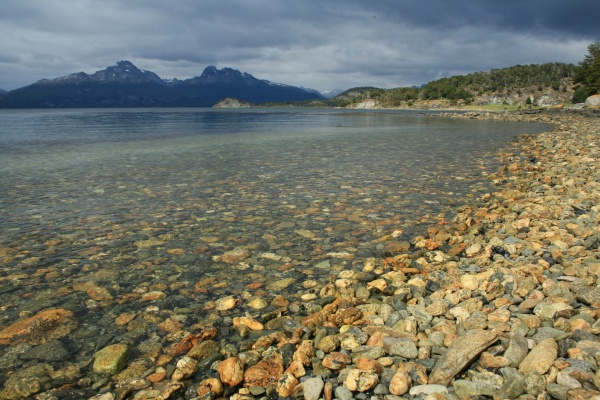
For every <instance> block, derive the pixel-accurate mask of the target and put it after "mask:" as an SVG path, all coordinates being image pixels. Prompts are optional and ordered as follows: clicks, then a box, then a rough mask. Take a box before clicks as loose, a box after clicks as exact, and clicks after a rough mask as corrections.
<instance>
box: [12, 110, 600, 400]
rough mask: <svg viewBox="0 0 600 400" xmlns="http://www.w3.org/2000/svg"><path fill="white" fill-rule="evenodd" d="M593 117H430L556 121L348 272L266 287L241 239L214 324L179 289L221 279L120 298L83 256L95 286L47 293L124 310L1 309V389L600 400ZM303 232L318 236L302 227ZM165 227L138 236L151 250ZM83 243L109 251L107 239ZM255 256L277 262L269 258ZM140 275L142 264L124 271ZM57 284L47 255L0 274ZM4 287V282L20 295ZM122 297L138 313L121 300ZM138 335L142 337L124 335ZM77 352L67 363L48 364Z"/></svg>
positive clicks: (335, 253)
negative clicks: (468, 194)
mask: <svg viewBox="0 0 600 400" xmlns="http://www.w3.org/2000/svg"><path fill="white" fill-rule="evenodd" d="M599 116H600V115H599V114H598V113H597V112H594V110H589V111H573V110H551V111H544V112H539V113H537V112H536V113H526V112H522V113H485V112H470V113H446V114H432V115H431V118H439V117H445V118H472V119H496V120H503V121H504V120H506V121H530V122H535V123H543V124H551V125H553V126H554V129H553V130H551V131H548V132H543V133H540V134H534V135H523V136H520V137H518V139H516V140H515V141H514V142H512V143H511V144H510V145H509V146H507V147H505V148H503V149H501V150H499V152H498V157H499V158H500V160H501V163H502V167H501V168H500V170H498V171H497V172H494V173H491V174H489V175H488V177H487V178H488V179H489V180H490V181H491V182H493V184H494V185H495V188H496V190H495V191H493V192H490V193H485V194H483V195H481V196H479V197H478V198H473V199H472V202H471V204H469V205H468V206H465V207H461V208H460V209H458V210H456V214H455V215H453V216H451V217H448V218H447V219H440V220H439V221H438V222H437V223H436V224H435V225H432V226H430V227H429V228H427V230H426V231H424V232H422V234H421V235H419V236H416V237H413V238H411V239H410V240H399V235H395V234H390V235H388V236H386V237H383V238H382V239H381V243H380V245H381V248H382V250H383V252H384V253H385V257H368V258H366V259H365V260H364V261H361V265H356V264H355V263H346V264H344V263H341V264H340V263H338V264H336V265H338V266H339V265H342V266H344V267H343V268H332V269H331V271H330V275H329V277H328V279H327V280H326V281H317V280H314V279H305V280H304V281H303V282H293V279H292V278H282V279H276V280H271V281H269V282H268V283H264V282H262V281H260V280H259V279H258V278H257V271H255V270H251V269H249V265H248V260H249V259H251V258H252V257H256V255H255V254H253V248H251V247H248V246H243V243H240V246H239V247H238V248H236V249H232V250H228V251H224V252H223V253H222V254H220V255H218V256H215V258H214V261H216V262H222V263H225V264H227V265H231V266H232V268H231V270H232V271H233V274H238V275H239V276H240V279H242V276H244V275H249V278H250V279H251V280H252V279H254V278H256V279H254V280H255V281H256V282H252V281H250V282H249V283H248V284H247V285H246V286H245V287H246V290H245V292H244V293H242V294H241V295H239V296H237V295H227V296H223V297H217V298H214V299H211V301H204V302H202V303H200V304H199V305H198V307H201V310H202V311H203V312H206V313H207V317H206V318H204V319H203V320H202V321H200V322H198V323H194V324H189V323H187V322H188V321H189V320H191V318H190V316H191V315H193V314H194V313H196V312H198V311H199V310H198V309H194V308H192V307H190V306H189V303H184V302H183V300H181V299H180V298H183V297H188V298H194V296H202V295H203V294H204V293H206V292H207V291H209V290H210V289H211V288H219V285H221V282H219V280H218V279H216V278H214V277H212V278H211V277H206V278H204V279H201V280H197V281H194V282H183V281H182V280H180V279H177V278H172V277H168V276H165V277H161V279H162V281H160V282H156V283H153V284H152V285H149V286H148V285H147V286H143V287H137V288H135V289H133V290H132V291H131V292H130V293H128V294H127V295H120V296H114V292H113V289H112V286H111V285H112V284H113V283H114V281H115V280H118V279H119V274H118V272H117V268H115V269H110V268H109V269H106V270H104V271H100V270H96V269H94V268H93V267H92V266H91V265H88V267H87V268H88V270H86V271H83V272H85V273H87V274H89V277H90V279H88V280H80V281H76V282H72V283H70V284H69V285H66V286H64V287H60V286H57V287H58V288H59V289H57V291H58V292H57V295H58V296H60V295H61V294H62V295H67V294H72V293H80V294H81V296H82V298H85V302H86V303H85V304H86V306H87V311H88V312H90V313H92V314H93V313H94V312H95V310H98V309H100V308H101V307H102V306H103V305H105V304H115V303H116V304H118V305H123V307H121V308H119V307H115V308H113V312H111V313H107V314H106V315H103V316H102V317H101V318H100V319H99V325H100V326H102V325H104V327H105V328H106V330H102V329H98V328H96V327H92V326H88V325H87V324H85V323H81V322H80V321H79V320H78V316H77V315H76V314H74V313H73V312H72V311H70V310H69V309H67V308H66V307H53V306H52V304H51V302H50V304H47V303H45V302H44V301H45V300H44V299H40V300H39V304H42V305H43V306H44V307H41V308H40V307H38V308H32V309H31V310H26V311H22V312H21V314H20V315H19V318H18V319H10V320H8V319H3V320H2V322H0V352H1V354H0V370H2V373H3V380H4V381H3V389H2V391H1V392H0V398H2V399H7V400H8V399H26V398H34V399H37V400H54V399H79V398H81V399H94V400H114V399H128V398H130V399H140V400H141V399H160V400H166V399H172V400H175V399H196V398H200V399H215V398H232V399H254V398H256V399H263V398H264V399H267V398H278V397H279V398H286V397H290V398H305V399H309V400H317V399H320V398H324V399H326V400H330V399H333V398H337V399H340V400H349V399H352V398H357V399H361V400H366V399H390V400H392V399H401V398H406V399H426V400H440V399H464V398H494V399H524V400H525V399H557V400H565V399H567V400H570V399H591V398H600V370H599V368H598V365H599V363H600V336H599V334H600V322H599V319H600V310H599V308H600V288H599V287H598V281H599V280H600V251H599V250H598V248H599V246H600V225H599V223H600V214H599V211H600V210H599V208H600V206H599V204H600V172H599V171H598V166H599V159H600V148H599V143H598V138H599V134H600V119H599V118H598V117H599ZM516 133H517V132H515V134H516ZM148 195H151V194H148ZM88 222H89V224H95V223H98V221H95V220H94V219H93V217H90V220H89V221H88ZM107 231H108V228H107ZM296 233H297V234H298V235H300V236H301V237H303V238H304V239H306V240H309V241H310V240H316V239H318V238H315V237H314V233H312V232H311V231H309V230H302V229H298V230H297V232H296ZM107 235H110V232H109V233H107ZM167 236H168V234H163V235H162V236H157V237H155V238H151V239H141V238H140V239H139V240H137V241H136V242H135V244H136V246H137V248H138V249H139V250H140V251H142V252H143V251H148V249H152V248H153V247H155V246H160V245H163V244H164V243H165V242H167V241H168V237H167ZM269 239H270V238H268V237H267V238H265V240H269ZM51 240H52V239H48V241H47V242H46V243H45V244H46V246H47V247H48V249H49V250H48V251H51V249H52V246H53V243H52V242H51ZM204 240H205V242H206V243H211V241H213V242H214V241H215V240H216V239H215V240H213V238H212V237H210V236H207V237H205V238H204ZM54 245H59V243H54ZM207 246H208V245H207ZM84 251H86V252H87V253H86V254H85V256H86V257H90V258H93V257H95V259H96V260H99V261H98V262H101V261H102V257H103V253H102V247H101V244H99V243H97V244H96V246H94V245H90V246H89V247H88V248H87V249H86V250H84ZM166 251H167V252H168V254H170V255H178V254H182V253H185V252H186V249H182V248H170V249H168V250H166ZM201 252H202V249H199V250H198V253H201ZM0 256H1V257H2V258H3V260H4V261H3V262H4V263H5V264H8V263H9V262H12V261H13V260H14V259H15V257H17V256H19V257H21V261H20V262H21V263H25V264H26V263H27V262H28V263H30V264H32V265H35V262H36V260H28V259H27V258H23V256H22V255H16V254H14V253H12V252H11V251H10V249H5V248H0ZM260 258H261V259H263V260H268V261H276V262H280V263H281V264H282V265H283V266H282V267H281V268H283V269H285V265H286V260H285V259H284V258H283V257H282V256H281V255H279V254H277V253H276V252H273V253H262V254H260ZM329 259H337V260H340V259H341V260H352V259H354V255H353V254H350V253H348V252H345V251H342V250H336V249H335V246H333V249H332V250H331V251H330V252H329V253H327V255H326V257H323V261H321V262H322V264H323V265H322V266H321V267H320V268H325V269H326V268H328V267H329V266H330V264H329ZM156 263H158V262H156ZM150 269H152V265H151V263H147V264H145V263H139V264H136V265H135V266H134V270H136V271H140V273H141V272H143V271H144V270H150ZM307 275H308V276H310V275H309V274H307ZM58 279H63V278H61V271H59V270H57V269H53V268H52V266H51V265H48V266H42V267H39V268H35V270H34V271H32V272H27V273H20V272H19V271H12V272H11V273H6V271H4V274H3V275H2V277H0V280H1V281H3V282H5V283H7V282H26V281H27V280H30V281H31V282H34V283H33V284H32V285H31V287H30V288H29V289H28V290H27V291H26V292H23V293H21V292H18V293H19V296H20V297H21V298H32V297H35V296H36V286H35V282H37V281H38V280H39V281H41V280H45V281H50V282H51V281H53V280H58ZM290 279H292V281H290ZM292 283H299V284H300V285H301V286H302V288H303V292H302V293H301V294H300V295H299V296H297V297H294V298H287V297H286V296H285V295H284V292H283V291H284V289H285V288H287V287H288V286H290V285H292ZM12 285H13V286H10V285H7V286H6V287H7V288H8V289H3V291H4V293H10V291H11V290H17V289H12V288H16V287H17V284H16V283H15V284H12ZM18 290H21V289H20V288H19V289H18ZM172 293H177V294H176V295H172ZM169 296H174V297H176V298H174V299H172V303H170V307H168V308H167V307H159V306H158V304H165V301H166V300H168V298H169ZM133 301H136V302H140V303H141V304H143V305H144V307H143V308H140V309H138V310H135V311H132V310H129V309H127V307H126V305H127V304H128V303H130V302H133ZM161 301H162V303H160V302H161ZM179 302H181V304H183V305H180V304H179ZM3 307H4V306H3ZM6 307H8V306H7V305H6ZM109 326H114V327H116V328H115V329H109V328H108V327H109ZM73 332H78V334H77V336H76V337H72V334H73ZM116 332H117V333H116ZM139 337H145V340H144V341H143V342H142V343H141V344H139V345H137V344H136V345H134V344H135V343H136V340H137V338H139ZM73 354H76V356H73ZM70 356H73V357H74V361H73V362H72V363H69V364H68V365H63V364H56V363H55V361H57V360H61V359H64V358H68V357H70ZM24 360H25V361H24ZM56 365H58V367H57V366H56Z"/></svg>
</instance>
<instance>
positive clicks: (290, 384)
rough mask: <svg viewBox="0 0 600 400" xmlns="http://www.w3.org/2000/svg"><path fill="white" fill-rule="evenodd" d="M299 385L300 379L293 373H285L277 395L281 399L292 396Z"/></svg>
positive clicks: (279, 383) (278, 385)
mask: <svg viewBox="0 0 600 400" xmlns="http://www.w3.org/2000/svg"><path fill="white" fill-rule="evenodd" d="M298 383H299V382H298V379H296V377H295V376H294V375H293V374H292V373H290V372H284V373H283V374H282V375H281V378H279V381H278V382H277V394H278V395H279V396H281V397H288V396H291V395H292V394H293V393H294V389H295V388H296V386H298Z"/></svg>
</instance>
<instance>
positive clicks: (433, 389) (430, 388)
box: [408, 385, 448, 396]
mask: <svg viewBox="0 0 600 400" xmlns="http://www.w3.org/2000/svg"><path fill="white" fill-rule="evenodd" d="M408 393H409V394H410V395H411V396H419V395H429V394H432V393H441V394H447V393H448V388H447V387H446V386H443V385H419V386H413V387H411V388H410V391H409V392H408Z"/></svg>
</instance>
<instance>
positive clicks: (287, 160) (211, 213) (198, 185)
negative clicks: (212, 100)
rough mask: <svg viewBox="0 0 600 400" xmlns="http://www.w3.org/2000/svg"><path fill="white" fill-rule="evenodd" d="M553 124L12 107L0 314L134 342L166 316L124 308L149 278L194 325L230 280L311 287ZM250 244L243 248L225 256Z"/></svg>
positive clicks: (468, 187)
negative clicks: (519, 138) (68, 319)
mask: <svg viewBox="0 0 600 400" xmlns="http://www.w3.org/2000/svg"><path fill="white" fill-rule="evenodd" d="M542 129H543V127H541V126H538V125H533V124H522V123H521V124H517V123H507V122H502V123H499V122H493V121H471V120H455V119H451V120H450V119H448V120H446V119H439V118H427V117H426V116H424V115H422V114H419V113H413V112H401V111H376V112H373V111H340V110H312V109H307V110H297V109H291V110H279V109H277V110H274V109H248V110H234V111H233V110H210V109H140V110H51V111H45V110H10V111H8V110H0V227H1V229H0V299H1V300H2V301H1V302H0V303H1V304H2V314H1V316H0V327H2V326H7V325H8V324H10V323H12V322H14V321H15V320H17V319H18V318H19V316H21V317H24V316H28V315H32V314H33V313H35V312H37V311H39V310H41V309H44V308H47V307H61V308H67V309H70V310H72V311H73V312H75V313H76V315H77V316H78V319H79V321H80V324H81V325H80V326H83V325H86V326H87V328H86V329H88V331H89V330H90V329H91V331H93V332H96V331H94V329H96V330H97V329H100V333H103V332H110V333H111V335H112V336H111V337H114V336H116V337H120V335H129V340H130V341H133V342H134V343H135V342H137V341H142V340H144V339H145V338H147V337H149V336H150V335H156V329H154V331H152V330H151V329H150V328H147V326H146V327H145V328H143V329H142V328H140V329H141V331H143V332H141V333H140V332H137V331H135V332H137V333H136V334H135V335H134V334H133V333H131V332H132V331H131V330H126V329H125V328H124V327H117V326H115V324H114V319H115V317H116V316H118V315H119V314H120V313H122V312H124V311H131V310H133V311H136V310H141V309H144V308H145V307H147V306H148V305H149V304H150V303H148V302H144V301H142V300H141V298H140V296H141V295H142V294H143V293H144V292H149V291H161V292H163V293H165V294H166V297H165V298H163V299H160V300H157V301H155V302H153V303H151V304H153V305H156V306H157V307H158V308H159V309H160V310H168V311H169V313H184V314H186V315H188V318H187V320H186V322H185V324H184V325H185V326H184V327H189V326H191V325H193V324H194V323H197V322H199V321H201V320H202V319H203V318H204V317H205V316H206V315H207V314H208V313H210V312H213V311H211V310H210V309H211V301H214V300H215V299H217V298H220V297H223V296H226V295H234V296H236V297H237V298H243V299H244V300H249V299H250V298H252V297H253V296H259V297H264V298H266V299H267V301H270V300H271V299H272V297H273V296H274V295H275V294H279V293H282V292H281V291H273V290H269V289H268V285H269V283H271V282H273V281H276V280H279V279H284V278H293V280H294V283H292V284H291V285H290V286H289V287H287V288H286V289H285V291H284V294H285V295H286V296H288V297H289V298H290V300H294V299H298V298H299V296H300V295H302V294H304V293H306V292H307V291H308V290H307V288H305V287H303V286H302V283H303V282H305V281H306V280H307V279H314V280H317V281H325V280H326V278H327V277H328V275H329V274H330V273H332V272H333V273H335V271H337V270H340V269H347V268H354V269H357V270H360V269H362V266H363V264H364V261H365V260H366V259H367V258H368V257H373V256H381V245H378V239H379V238H381V237H382V236H385V235H389V234H391V233H392V232H394V231H397V230H402V231H403V232H404V233H403V234H402V235H401V236H400V237H399V239H405V240H406V239H409V238H410V237H412V236H413V235H415V234H420V233H423V232H424V225H427V224H431V223H435V222H437V221H438V220H440V219H441V218H444V217H450V216H451V213H452V210H453V209H454V208H455V207H456V206H458V205H461V204H464V203H466V202H469V201H470V199H469V197H472V196H478V195H480V194H483V193H486V192H489V191H490V190H491V188H490V186H489V183H488V182H486V181H485V180H484V179H483V176H482V174H483V173H484V172H485V171H489V170H493V169H494V168H495V167H496V164H495V163H496V160H495V158H494V149H495V148H497V147H499V146H501V145H502V144H503V143H506V142H507V141H509V140H511V139H513V138H514V137H515V135H516V134H520V133H531V132H537V131H541V130H542ZM239 247H242V248H244V249H246V250H247V251H248V256H247V257H246V258H245V259H244V260H241V261H239V262H232V263H224V262H219V261H215V260H214V257H215V256H217V257H218V256H220V255H222V254H223V253H224V252H226V251H229V250H233V249H235V248H239ZM265 253H271V254H272V255H275V256H272V255H271V256H265ZM331 253H348V254H350V255H351V256H348V257H341V258H339V257H335V256H331ZM324 261H328V263H329V264H328V265H329V267H326V268H322V267H323V265H327V263H325V264H323V262H324ZM316 265H319V266H320V267H318V268H315V266H316ZM206 278H214V279H213V280H211V281H210V284H208V285H204V286H203V285H197V283H198V282H199V281H203V280H205V279H206ZM86 282H92V283H93V284H94V285H95V286H98V287H102V288H105V289H106V290H107V291H108V293H109V296H108V297H107V298H103V299H94V298H92V297H93V296H91V295H90V294H89V293H86V291H85V288H84V289H82V286H81V284H82V283H86ZM318 288H319V287H318V286H317V288H316V289H317V290H318ZM313 290H315V289H314V288H313ZM96 297H98V296H96ZM105 297H106V296H105ZM244 304H245V303H243V305H242V306H241V307H238V308H237V310H238V311H244V310H246V311H248V309H247V308H244V307H245V306H244ZM190 310H194V312H193V316H191V315H189V314H190ZM249 311H251V310H249ZM147 325H148V324H147ZM150 325H151V324H150ZM90 327H92V328H90ZM94 327H95V328H94ZM82 329H83V328H80V329H78V331H76V332H75V333H74V336H75V337H77V336H78V335H83V334H84V333H81V332H83V331H82ZM80 331H81V332H80ZM151 331H152V332H151ZM78 332H79V333H78ZM165 334H166V333H165ZM136 335H137V336H136ZM95 336H98V334H97V332H96V334H94V337H95ZM100 336H101V335H100ZM159 336H160V335H159ZM163 336H164V335H163ZM73 357H79V356H78V355H75V356H73ZM81 357H83V356H81ZM1 365H5V364H3V363H2V358H1V357H0V366H1ZM13 367H14V365H13ZM0 369H1V368H0Z"/></svg>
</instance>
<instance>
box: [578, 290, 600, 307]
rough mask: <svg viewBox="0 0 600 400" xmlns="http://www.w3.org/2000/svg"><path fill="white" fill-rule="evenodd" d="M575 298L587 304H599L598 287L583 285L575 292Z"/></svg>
mask: <svg viewBox="0 0 600 400" xmlns="http://www.w3.org/2000/svg"><path fill="white" fill-rule="evenodd" d="M575 298H576V299H577V300H578V301H580V302H582V303H585V304H587V305H592V304H600V288H599V287H589V286H586V287H583V288H581V289H579V290H577V292H575Z"/></svg>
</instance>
